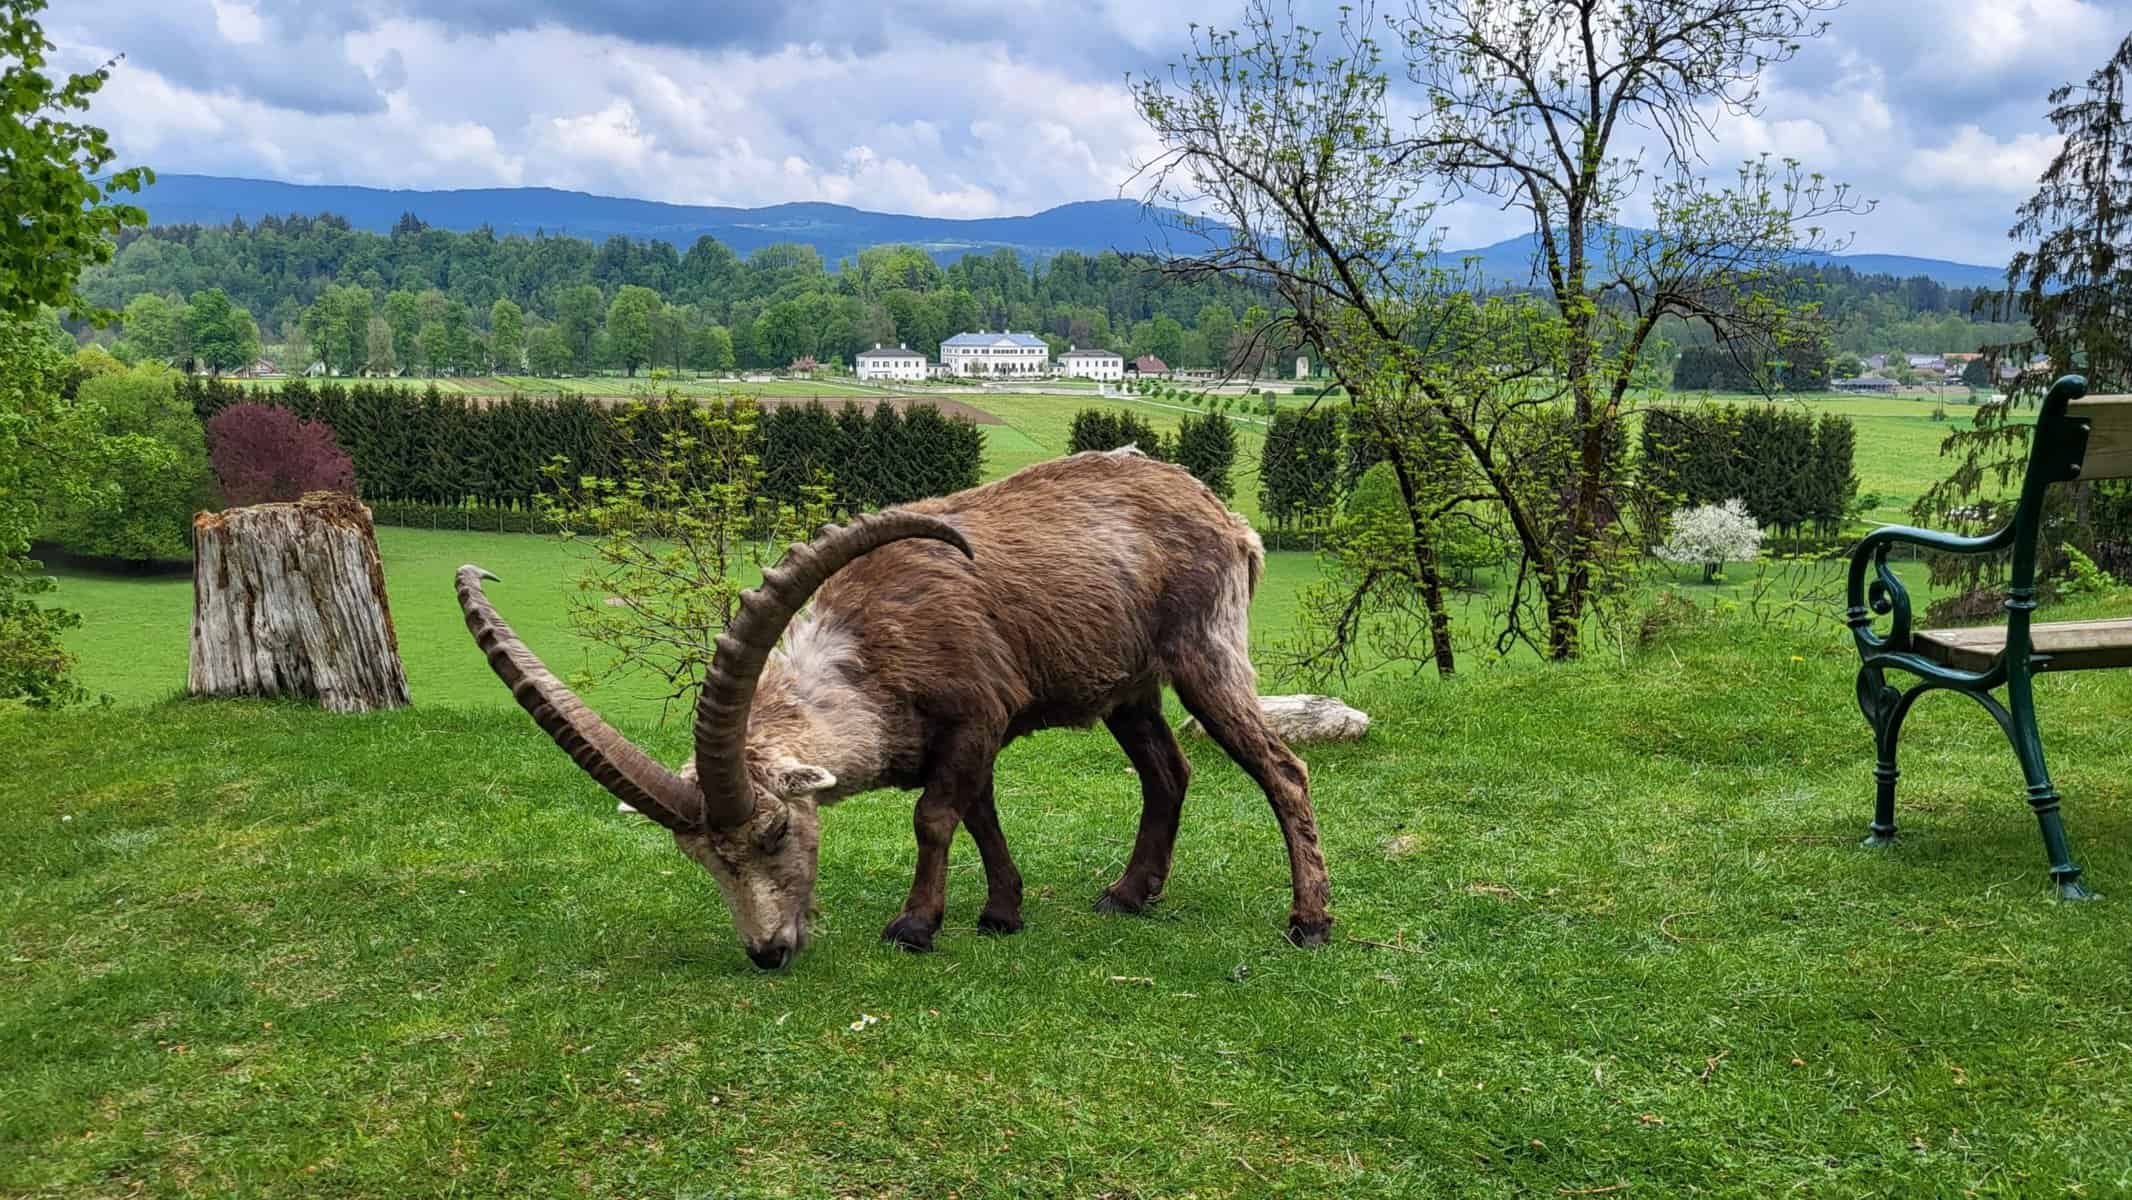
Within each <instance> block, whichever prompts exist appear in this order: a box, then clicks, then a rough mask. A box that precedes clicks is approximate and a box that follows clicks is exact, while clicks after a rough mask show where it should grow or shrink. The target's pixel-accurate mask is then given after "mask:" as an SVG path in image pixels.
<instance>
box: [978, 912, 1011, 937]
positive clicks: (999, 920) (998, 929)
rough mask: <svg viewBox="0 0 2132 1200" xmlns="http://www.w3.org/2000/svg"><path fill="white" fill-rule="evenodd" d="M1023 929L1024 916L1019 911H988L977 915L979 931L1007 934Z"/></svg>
mask: <svg viewBox="0 0 2132 1200" xmlns="http://www.w3.org/2000/svg"><path fill="white" fill-rule="evenodd" d="M1021 931H1022V918H1021V916H1020V914H1018V913H993V912H987V913H979V914H978V916H977V932H979V933H1000V934H1006V933H1020V932H1021Z"/></svg>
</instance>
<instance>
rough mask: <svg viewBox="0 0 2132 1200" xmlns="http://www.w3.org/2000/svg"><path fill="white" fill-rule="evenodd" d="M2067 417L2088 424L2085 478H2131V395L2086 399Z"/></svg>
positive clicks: (2077, 402) (2069, 408) (2082, 472)
mask: <svg viewBox="0 0 2132 1200" xmlns="http://www.w3.org/2000/svg"><path fill="white" fill-rule="evenodd" d="M2066 415H2067V416H2070V417H2086V418H2087V419H2088V422H2089V426H2088V456H2087V458H2086V459H2085V460H2083V461H2082V462H2081V464H2080V477H2081V478H2082V479H2132V396H2085V397H2082V398H2081V399H2078V400H2075V401H2073V402H2072V404H2071V405H2069V406H2067V408H2066Z"/></svg>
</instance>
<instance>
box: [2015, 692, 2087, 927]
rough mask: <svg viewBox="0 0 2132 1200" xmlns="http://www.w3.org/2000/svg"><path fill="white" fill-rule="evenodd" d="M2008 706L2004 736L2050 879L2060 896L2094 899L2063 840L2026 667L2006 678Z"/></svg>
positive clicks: (2056, 800) (2060, 820)
mask: <svg viewBox="0 0 2132 1200" xmlns="http://www.w3.org/2000/svg"><path fill="white" fill-rule="evenodd" d="M2006 698H2007V701H2008V704H2007V708H2008V709H2009V710H2010V715H2011V716H2012V718H2013V720H2012V722H2011V725H2010V727H2009V728H2008V729H2007V731H2006V733H2007V737H2008V738H2009V739H2010V740H2011V741H2012V742H2013V744H2014V754H2015V756H2016V757H2018V758H2019V759H2020V760H2021V774H2022V775H2024V776H2026V777H2027V779H2028V806H2029V807H2030V808H2032V809H2034V810H2035V813H2036V823H2037V824H2038V825H2039V826H2041V827H2042V830H2043V852H2044V853H2045V854H2047V855H2049V856H2050V860H2051V883H2052V885H2053V886H2054V887H2055V888H2056V889H2057V891H2058V898H2059V899H2061V900H2093V899H2096V895H2095V893H2094V892H2091V891H2089V890H2088V888H2087V885H2086V884H2083V883H2081V882H2080V866H2079V864H2077V863H2075V862H2074V861H2073V854H2072V850H2071V848H2070V847H2068V846H2067V845H2066V840H2065V822H2064V820H2063V819H2062V818H2061V817H2060V816H2059V815H2058V800H2059V797H2058V789H2057V787H2055V786H2054V785H2053V784H2052V783H2051V775H2050V771H2049V770H2048V769H2047V768H2046V767H2045V766H2044V763H2043V738H2042V736H2041V735H2040V733H2039V732H2038V731H2037V729H2036V701H2035V689H2034V687H2033V686H2032V683H2031V681H2030V678H2029V673H2028V672H2027V671H2025V670H2021V669H2018V668H2017V669H2015V670H2014V671H2012V672H2009V673H2008V676H2007V680H2006Z"/></svg>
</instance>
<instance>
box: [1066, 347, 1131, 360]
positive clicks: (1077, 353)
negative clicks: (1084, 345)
mask: <svg viewBox="0 0 2132 1200" xmlns="http://www.w3.org/2000/svg"><path fill="white" fill-rule="evenodd" d="M1059 357H1060V358H1115V359H1117V360H1118V361H1119V362H1124V361H1125V356H1124V355H1123V354H1120V353H1118V352H1117V351H1116V350H1079V349H1075V350H1068V351H1067V352H1066V353H1064V354H1061V355H1059Z"/></svg>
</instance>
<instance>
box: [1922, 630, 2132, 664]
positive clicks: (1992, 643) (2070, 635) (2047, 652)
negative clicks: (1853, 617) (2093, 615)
mask: <svg viewBox="0 0 2132 1200" xmlns="http://www.w3.org/2000/svg"><path fill="white" fill-rule="evenodd" d="M2029 636H2030V639H2031V640H2032V641H2033V642H2034V643H2035V647H2036V656H2037V658H2038V660H2039V661H2038V662H2037V663H2036V669H2037V670H2039V671H2092V670H2097V669H2102V668H2108V667H2132V617H2113V618H2110V619H2109V620H2104V621H2060V622H2057V623H2055V624H2050V625H2036V626H2033V627H2031V628H2030V630H2029ZM1913 640H1914V642H1915V645H1916V648H1917V652H1918V653H1919V654H1922V655H1924V656H1925V657H1926V658H1929V659H1932V660H1934V661H1936V662H1942V663H1945V664H1947V665H1948V666H1950V667H1953V668H1955V669H1956V670H1961V671H1982V670H1985V669H1987V668H1989V667H1990V666H1991V664H1992V663H1993V662H1994V661H1996V660H1997V659H1998V657H1999V653H2000V651H2003V650H2004V649H2006V626H2004V625H1982V626H1977V627H1975V628H1971V629H1926V630H1922V631H1920V632H1918V633H1917V634H1915V635H1914V638H1913ZM2046 656H2047V661H2044V660H2045V658H2046Z"/></svg>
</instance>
